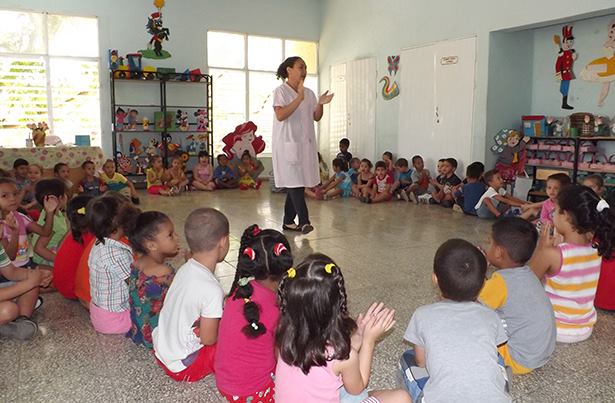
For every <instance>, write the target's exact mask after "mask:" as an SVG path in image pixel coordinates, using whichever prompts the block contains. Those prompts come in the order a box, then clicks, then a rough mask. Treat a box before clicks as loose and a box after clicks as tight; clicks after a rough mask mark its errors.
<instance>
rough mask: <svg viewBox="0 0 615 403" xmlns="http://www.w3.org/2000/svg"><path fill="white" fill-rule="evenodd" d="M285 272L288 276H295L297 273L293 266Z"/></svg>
mask: <svg viewBox="0 0 615 403" xmlns="http://www.w3.org/2000/svg"><path fill="white" fill-rule="evenodd" d="M286 273H288V278H295V276H296V275H297V270H295V268H294V267H291V268H290V269H288V270H287V271H286Z"/></svg>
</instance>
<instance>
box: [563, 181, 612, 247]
mask: <svg viewBox="0 0 615 403" xmlns="http://www.w3.org/2000/svg"><path fill="white" fill-rule="evenodd" d="M599 202H600V203H601V206H600V208H601V211H598V203H599ZM603 203H606V202H604V201H601V200H600V198H599V197H598V196H597V195H596V193H594V191H593V190H591V189H590V188H588V187H587V186H581V185H569V186H566V187H564V188H563V189H562V190H561V191H560V192H559V194H558V195H557V205H558V206H559V212H557V213H563V212H566V213H568V216H569V217H570V220H571V224H572V227H573V228H574V229H575V230H576V231H577V232H578V233H580V234H586V233H588V232H591V233H593V234H594V244H595V246H596V248H597V249H598V254H599V255H600V256H602V257H604V258H605V259H610V258H611V256H612V254H613V247H614V246H615V213H614V212H613V209H612V208H610V207H607V206H603V205H602V204H603ZM557 213H556V214H557Z"/></svg>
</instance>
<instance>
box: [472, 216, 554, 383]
mask: <svg viewBox="0 0 615 403" xmlns="http://www.w3.org/2000/svg"><path fill="white" fill-rule="evenodd" d="M537 240H538V232H536V228H535V227H534V225H532V224H531V223H530V222H528V221H525V220H523V219H521V218H518V217H509V218H503V219H501V220H498V221H496V222H495V223H494V224H493V226H492V227H491V239H490V241H489V247H488V248H487V252H486V256H487V260H488V261H489V263H491V265H492V266H494V267H495V268H496V269H497V271H496V272H495V273H493V274H492V275H491V278H490V279H488V280H487V281H486V282H485V285H484V286H483V289H482V290H481V292H480V295H479V297H478V299H479V301H480V302H482V303H483V304H485V305H486V306H488V307H489V308H491V309H494V310H495V311H496V312H497V314H498V315H499V316H500V319H501V320H502V323H503V324H504V329H506V334H507V335H508V343H507V344H505V345H502V346H500V347H499V348H498V351H499V353H500V355H501V356H502V357H503V358H504V363H505V364H506V366H508V367H510V368H511V369H512V372H513V374H517V375H521V374H527V373H529V372H531V371H532V370H534V369H536V368H539V367H542V366H543V365H545V364H546V363H547V361H549V358H550V357H551V354H552V353H553V350H554V349H555V335H556V331H555V317H554V316H553V308H552V307H551V302H550V301H549V298H548V297H547V295H546V294H545V291H544V288H543V286H542V284H541V283H540V280H538V277H536V275H535V274H534V272H533V271H532V269H530V268H529V267H528V266H527V262H528V261H529V260H530V258H531V257H532V254H533V253H534V249H535V248H536V241H537Z"/></svg>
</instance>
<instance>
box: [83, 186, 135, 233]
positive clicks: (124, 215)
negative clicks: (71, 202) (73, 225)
mask: <svg viewBox="0 0 615 403" xmlns="http://www.w3.org/2000/svg"><path fill="white" fill-rule="evenodd" d="M118 196H119V195H118ZM120 197H122V198H123V199H124V200H126V202H124V201H122V200H120ZM140 212H141V211H140V210H139V209H138V208H136V207H134V206H133V205H132V204H130V202H129V201H128V200H127V199H126V198H124V197H123V196H119V197H117V196H111V195H107V194H105V195H103V196H99V197H97V198H95V199H94V200H92V201H91V202H90V203H89V204H88V206H87V211H86V219H87V220H88V223H89V226H90V231H92V233H93V234H94V236H95V237H96V239H97V240H98V241H99V242H101V243H103V244H104V243H105V238H106V237H109V236H110V235H111V234H113V233H114V232H116V231H117V230H119V229H122V230H124V231H125V229H126V225H127V223H129V222H130V220H131V216H134V215H137V214H139V213H140Z"/></svg>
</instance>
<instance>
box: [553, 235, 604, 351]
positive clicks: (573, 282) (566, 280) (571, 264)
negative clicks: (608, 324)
mask: <svg viewBox="0 0 615 403" xmlns="http://www.w3.org/2000/svg"><path fill="white" fill-rule="evenodd" d="M558 247H559V248H560V252H561V255H562V266H561V268H560V270H559V272H558V273H557V274H554V275H547V276H546V282H545V291H546V293H547V296H548V297H549V299H550V300H551V304H552V305H553V311H554V312H555V319H556V321H557V333H558V340H559V336H560V335H563V336H570V337H574V336H580V335H581V334H583V333H584V332H585V333H586V332H587V330H590V331H591V328H592V327H593V325H594V323H596V309H595V308H594V297H595V296H596V287H597V285H598V277H599V276H600V264H601V262H602V258H601V257H600V256H598V251H597V250H596V249H594V248H593V247H592V246H591V245H574V244H569V243H563V244H561V245H559V246H558Z"/></svg>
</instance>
